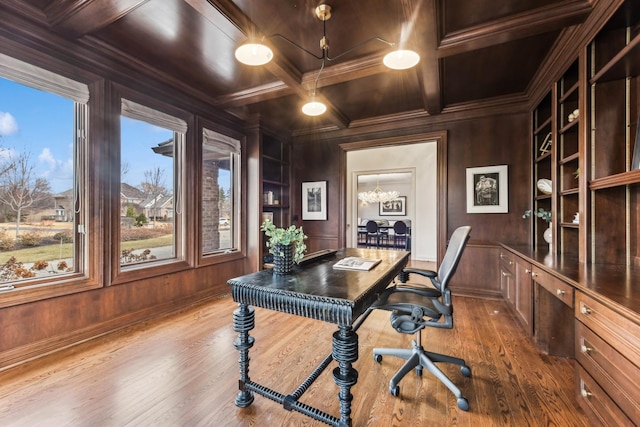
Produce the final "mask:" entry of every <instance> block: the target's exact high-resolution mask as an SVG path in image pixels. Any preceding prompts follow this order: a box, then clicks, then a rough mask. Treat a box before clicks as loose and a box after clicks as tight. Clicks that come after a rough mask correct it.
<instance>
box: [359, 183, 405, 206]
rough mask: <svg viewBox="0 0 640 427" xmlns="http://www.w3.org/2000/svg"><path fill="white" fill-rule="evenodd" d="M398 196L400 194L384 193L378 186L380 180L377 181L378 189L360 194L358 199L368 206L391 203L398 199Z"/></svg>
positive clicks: (393, 192) (394, 192)
mask: <svg viewBox="0 0 640 427" xmlns="http://www.w3.org/2000/svg"><path fill="white" fill-rule="evenodd" d="M398 196H399V194H398V192H397V191H382V189H381V188H380V185H378V180H376V188H375V189H373V190H372V191H363V192H362V193H358V199H359V200H362V201H363V202H364V203H367V204H369V203H386V202H390V201H392V200H394V199H397V198H398Z"/></svg>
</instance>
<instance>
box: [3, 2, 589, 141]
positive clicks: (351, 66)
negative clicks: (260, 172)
mask: <svg viewBox="0 0 640 427" xmlns="http://www.w3.org/2000/svg"><path fill="white" fill-rule="evenodd" d="M8 2H9V4H10V7H13V8H14V9H15V10H17V11H18V12H19V13H22V14H23V15H25V16H29V18H30V19H34V20H36V21H38V22H39V23H40V24H42V25H46V26H48V27H49V28H50V29H52V30H53V31H55V32H56V33H57V34H60V35H62V36H64V37H65V38H68V39H70V40H75V41H78V42H80V43H82V44H83V45H85V46H86V45H89V46H95V48H96V49H102V50H104V51H105V52H108V53H109V55H114V54H117V55H121V56H123V57H125V58H128V59H130V60H131V61H132V62H133V63H144V64H150V65H152V66H153V67H154V68H157V69H158V73H159V74H160V75H162V76H164V77H168V78H169V80H170V81H174V82H179V83H180V85H182V86H184V87H188V88H189V90H192V91H194V92H198V93H202V94H204V95H205V96H206V98H207V99H209V100H210V101H211V102H213V103H214V104H215V105H216V106H217V107H219V108H221V109H223V110H226V111H228V112H230V113H232V114H234V115H236V116H238V117H241V118H247V117H250V116H251V115H254V114H259V115H260V118H261V120H262V121H263V122H264V123H266V124H269V125H271V126H273V127H274V128H276V129H282V130H285V131H288V132H291V133H292V134H295V133H296V132H298V133H299V132H311V131H314V130H318V129H325V130H327V129H344V128H349V127H357V126H363V125H366V124H372V123H384V122H392V121H393V120H398V119H402V118H407V117H421V116H424V117H426V116H435V115H443V114H448V113H450V112H453V111H463V110H465V109H469V108H482V106H483V105H488V104H495V103H496V102H502V101H501V100H513V99H516V100H520V99H526V97H527V94H528V90H529V88H530V84H531V81H532V79H533V78H534V76H535V74H536V71H537V70H538V68H539V66H540V64H541V63H543V61H544V59H545V57H546V56H547V55H548V54H549V52H550V51H551V49H552V46H553V45H554V42H555V41H556V39H557V38H558V37H559V35H560V34H561V32H562V30H563V29H564V28H566V27H569V26H571V25H575V24H577V23H581V22H583V21H584V19H585V18H586V17H587V16H588V14H589V13H590V12H591V9H592V1H591V0H366V1H347V0H327V1H326V3H327V4H329V5H330V6H331V12H332V16H331V18H330V19H329V20H328V21H327V22H326V34H327V38H328V40H329V49H330V54H331V56H334V57H335V56H337V55H339V54H341V53H343V52H346V51H348V50H349V49H350V48H352V47H354V46H356V45H358V44H359V43H361V42H363V41H365V40H368V39H370V38H372V37H381V38H383V39H386V40H388V41H392V42H397V41H399V40H400V35H401V34H405V35H406V36H407V37H406V39H407V43H408V45H410V46H412V47H413V48H414V49H415V50H417V51H418V52H419V54H420V55H421V60H420V62H419V64H418V66H416V67H414V68H412V69H409V70H404V71H393V70H389V69H387V68H386V67H385V66H384V65H383V64H382V57H383V56H384V54H385V53H386V52H387V51H388V46H387V45H385V44H384V43H380V42H376V41H371V42H368V43H365V44H363V45H362V46H361V47H359V48H357V49H355V50H353V51H350V52H348V53H346V54H345V55H343V56H340V57H339V58H338V59H336V60H334V61H330V62H328V63H327V64H326V66H325V68H324V69H323V71H322V73H321V74H320V76H319V78H318V83H317V86H318V89H317V93H318V96H320V97H322V98H323V99H324V100H325V102H326V103H327V104H328V106H329V110H328V111H327V113H325V114H324V115H322V116H319V117H315V118H312V117H307V116H305V115H303V114H302V113H301V111H300V108H301V106H302V104H303V103H304V102H306V100H307V98H308V96H309V93H310V91H311V90H312V88H313V84H314V81H315V79H316V78H317V77H318V71H319V69H320V66H321V61H320V60H318V59H316V58H314V57H313V56H311V55H309V54H307V53H305V52H304V51H303V50H301V49H298V48H296V47H294V46H293V45H292V44H290V43H288V42H286V41H284V40H283V39H282V38H280V37H271V38H269V36H272V35H275V34H279V35H282V36H284V37H286V38H287V39H289V40H291V41H293V42H294V43H296V44H298V45H300V46H302V47H304V48H305V49H307V50H309V51H311V52H313V53H314V54H316V55H321V53H322V51H321V49H320V45H319V42H320V38H321V37H322V34H323V23H322V21H320V20H318V19H317V18H316V16H315V14H314V9H315V8H316V6H318V5H319V4H320V3H322V1H320V0H259V1H257V0H236V1H231V0H92V1H91V0H25V1H21V2H18V1H17V0H8ZM20 3H21V4H20ZM252 35H258V36H266V37H267V39H268V41H269V42H270V44H271V46H272V48H273V50H274V60H273V61H271V62H270V63H269V64H267V65H264V66H261V67H251V66H247V65H243V64H240V63H239V62H238V61H237V60H236V59H235V58H234V51H235V49H236V47H237V46H238V45H239V44H241V43H242V42H243V41H245V40H246V39H247V37H248V36H252Z"/></svg>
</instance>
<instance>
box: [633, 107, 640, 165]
mask: <svg viewBox="0 0 640 427" xmlns="http://www.w3.org/2000/svg"><path fill="white" fill-rule="evenodd" d="M638 169H640V114H639V115H638V121H637V122H636V142H635V145H634V147H633V160H632V161H631V170H632V171H633V170H638Z"/></svg>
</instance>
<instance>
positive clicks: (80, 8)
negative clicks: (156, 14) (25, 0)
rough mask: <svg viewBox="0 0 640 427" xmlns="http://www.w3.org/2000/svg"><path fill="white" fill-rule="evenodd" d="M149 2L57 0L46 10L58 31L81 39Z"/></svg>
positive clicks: (135, 0)
mask: <svg viewBox="0 0 640 427" xmlns="http://www.w3.org/2000/svg"><path fill="white" fill-rule="evenodd" d="M148 1H149V0H110V1H88V0H57V1H54V2H51V4H50V5H49V6H47V7H46V9H45V10H44V12H45V15H46V16H47V21H48V23H49V25H50V26H51V27H52V28H54V29H55V30H56V31H58V32H60V33H62V34H64V35H66V36H68V37H73V38H79V37H82V36H84V35H86V34H90V33H92V32H94V31H98V30H99V29H101V28H104V27H106V26H107V25H109V24H111V23H113V22H115V21H117V20H118V19H120V18H122V17H123V16H125V15H126V14H127V13H129V12H131V11H132V10H134V9H136V8H138V7H139V6H141V5H143V4H145V3H146V2H148Z"/></svg>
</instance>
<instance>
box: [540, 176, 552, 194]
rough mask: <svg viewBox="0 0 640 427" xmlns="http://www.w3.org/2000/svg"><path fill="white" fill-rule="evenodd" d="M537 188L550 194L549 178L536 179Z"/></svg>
mask: <svg viewBox="0 0 640 427" xmlns="http://www.w3.org/2000/svg"><path fill="white" fill-rule="evenodd" d="M538 190H540V191H541V192H542V193H543V194H551V180H550V179H539V180H538Z"/></svg>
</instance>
